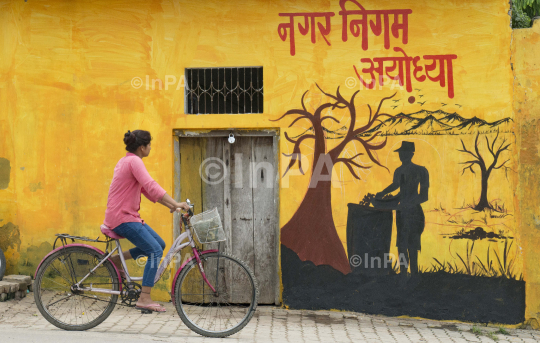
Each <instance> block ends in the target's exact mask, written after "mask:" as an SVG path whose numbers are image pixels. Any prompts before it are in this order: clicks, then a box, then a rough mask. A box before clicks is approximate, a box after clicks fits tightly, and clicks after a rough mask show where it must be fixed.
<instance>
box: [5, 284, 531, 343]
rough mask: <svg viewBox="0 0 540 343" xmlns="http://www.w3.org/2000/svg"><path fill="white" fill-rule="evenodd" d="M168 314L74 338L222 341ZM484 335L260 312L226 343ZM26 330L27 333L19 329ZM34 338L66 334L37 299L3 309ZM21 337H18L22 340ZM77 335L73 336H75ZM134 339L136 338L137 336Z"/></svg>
mask: <svg viewBox="0 0 540 343" xmlns="http://www.w3.org/2000/svg"><path fill="white" fill-rule="evenodd" d="M164 306H165V307H166V308H167V313H159V314H156V313H154V314H146V315H143V314H141V313H140V312H139V311H136V310H134V309H130V308H126V307H122V306H117V307H116V309H115V310H114V312H113V313H112V314H111V316H110V317H109V318H108V319H107V320H106V321H105V322H103V323H102V324H101V325H99V326H98V327H96V328H94V329H91V330H89V331H86V332H84V333H73V332H70V333H69V334H70V335H72V336H70V337H72V338H75V337H76V336H78V335H81V336H80V337H81V338H84V335H87V336H89V337H87V338H90V336H91V337H92V338H93V339H94V338H97V339H100V340H101V341H103V342H112V341H114V339H113V337H122V338H126V337H127V338H130V337H132V339H134V340H137V341H139V340H143V341H144V340H153V341H155V340H158V341H165V342H181V341H182V342H185V341H189V342H192V341H193V342H199V341H200V342H207V341H211V342H217V341H220V339H212V338H206V337H201V336H199V335H197V334H195V333H194V332H192V331H191V330H189V329H188V328H187V327H186V326H184V324H183V323H182V321H181V320H180V318H179V317H178V314H177V313H176V311H175V309H174V307H173V306H172V304H170V303H166V304H164ZM477 327H478V328H479V329H480V330H482V331H483V334H475V333H473V332H472V328H473V324H463V323H454V322H438V321H429V320H421V319H402V318H393V317H383V316H374V315H365V314H360V313H352V312H331V311H297V310H285V309H282V308H278V307H270V306H259V307H258V308H257V312H256V314H255V316H254V317H253V319H252V320H251V322H250V323H249V324H248V325H247V326H246V328H244V329H243V330H242V331H241V332H239V333H238V334H235V335H233V336H231V337H230V338H227V339H226V340H227V341H232V342H234V341H238V342H293V343H311V342H373V343H375V342H377V343H378V342H400V343H401V342H414V343H417V342H494V340H493V339H492V338H490V337H488V336H487V334H488V333H489V332H495V331H497V328H494V327H486V326H481V325H477ZM23 328H24V331H22V330H21V329H23ZM17 330H19V331H20V332H21V333H22V332H27V333H28V332H30V331H31V332H36V333H38V334H40V335H43V336H44V337H46V336H47V335H51V334H57V335H59V336H60V335H63V333H64V331H62V330H60V329H57V328H56V327H54V326H52V325H51V324H49V323H48V322H47V321H46V320H45V319H44V318H43V317H42V316H41V314H40V313H39V311H38V310H37V308H36V306H35V304H34V297H33V296H32V294H29V296H28V297H26V298H24V299H21V300H11V301H7V302H2V303H0V332H8V337H7V338H10V337H9V334H10V332H11V334H12V335H15V332H19V331H17ZM507 331H508V332H509V333H510V335H503V334H500V333H499V334H494V336H492V337H494V338H495V339H498V341H499V342H540V332H539V331H534V330H523V329H507ZM21 333H18V334H17V335H20V334H21ZM73 335H75V336H73ZM134 335H136V336H134Z"/></svg>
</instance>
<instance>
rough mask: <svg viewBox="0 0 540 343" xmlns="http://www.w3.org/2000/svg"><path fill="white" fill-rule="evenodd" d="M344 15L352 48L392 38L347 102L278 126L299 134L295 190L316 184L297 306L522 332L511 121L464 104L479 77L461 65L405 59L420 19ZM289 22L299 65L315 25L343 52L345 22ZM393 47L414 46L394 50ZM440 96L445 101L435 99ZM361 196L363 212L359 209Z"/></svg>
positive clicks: (295, 262)
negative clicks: (461, 76)
mask: <svg viewBox="0 0 540 343" xmlns="http://www.w3.org/2000/svg"><path fill="white" fill-rule="evenodd" d="M339 5H340V9H341V11H339V16H341V18H342V26H341V30H342V37H341V38H342V41H344V42H346V41H347V40H348V35H349V34H352V36H353V37H359V39H360V41H361V43H360V44H361V47H362V50H364V51H369V50H370V48H371V46H372V45H371V44H372V43H371V42H372V40H369V37H368V35H371V34H373V35H375V36H379V35H382V33H383V31H384V35H383V37H384V39H382V40H381V43H383V48H380V47H379V46H376V45H375V47H376V51H377V54H378V56H377V57H373V58H368V57H362V58H361V59H360V62H361V63H362V64H364V68H359V67H357V65H356V64H354V65H353V66H352V73H351V74H352V75H354V77H355V79H354V80H351V79H350V78H349V79H347V80H346V87H345V88H343V87H337V90H336V91H335V92H328V91H326V90H325V89H323V88H322V87H319V85H318V84H315V85H314V87H311V88H310V89H308V90H307V91H305V93H303V95H302V97H301V100H300V106H298V107H293V109H290V110H288V111H286V112H285V113H284V114H283V115H281V116H279V117H278V118H276V119H275V120H277V121H283V122H286V123H287V124H289V125H288V126H289V129H288V130H287V131H286V132H285V134H284V136H285V139H286V140H287V142H288V144H290V145H288V148H287V149H286V152H284V153H283V155H284V158H287V159H288V162H287V163H284V164H285V166H286V168H285V170H284V173H283V174H282V177H283V178H287V177H288V173H290V172H291V171H293V170H298V171H299V173H300V174H302V175H305V177H306V178H308V179H309V182H307V183H306V184H307V190H306V193H305V195H304V197H303V198H302V200H301V201H300V203H299V206H298V208H297V209H296V211H295V212H294V214H293V215H292V217H291V218H290V220H288V222H287V223H286V224H285V225H284V226H283V227H282V229H281V243H282V248H281V253H282V255H281V256H282V268H283V298H284V302H285V303H286V304H287V305H289V306H291V307H295V308H314V309H315V308H324V309H344V310H354V311H361V312H368V313H378V314H385V315H409V316H421V317H427V318H434V319H460V320H469V321H477V322H499V323H520V322H522V321H523V320H524V311H525V281H524V280H523V275H522V260H521V256H520V255H521V254H520V247H519V237H517V236H518V233H517V232H516V224H515V218H514V205H513V199H512V193H513V192H512V187H513V182H514V181H513V180H514V178H515V174H516V167H515V163H516V161H515V160H514V159H513V158H512V157H513V156H512V152H511V151H512V150H513V148H514V147H515V138H514V134H513V124H514V122H513V119H512V117H511V115H510V114H509V113H508V114H507V115H506V116H504V115H503V116H500V117H498V118H489V119H488V118H486V116H484V115H483V114H482V113H481V112H478V111H470V110H467V108H466V107H467V104H468V103H469V99H468V98H467V96H466V95H465V94H463V93H466V92H460V93H461V94H462V95H461V96H456V92H455V89H458V88H461V87H466V85H463V84H459V83H456V82H455V81H454V70H456V67H457V68H459V70H462V69H466V68H467V66H466V65H462V64H461V63H463V62H462V61H461V59H460V56H459V54H452V53H442V54H441V53H439V54H433V55H429V54H425V55H422V56H415V57H409V56H408V55H407V54H406V53H405V51H404V50H403V49H402V48H401V47H399V46H392V45H405V44H409V45H410V44H413V43H412V42H413V41H414V37H411V36H410V35H408V34H407V32H408V30H409V25H412V24H411V23H413V20H412V19H411V18H414V15H415V11H414V10H411V9H409V8H406V9H384V10H367V9H366V8H365V7H363V6H362V5H360V3H358V2H356V1H354V0H349V1H346V0H342V1H340V2H339ZM349 5H354V6H356V7H357V8H356V9H354V10H351V9H349V8H348V7H347V6H349ZM279 15H280V16H281V17H287V18H288V19H290V21H289V22H288V23H284V24H280V25H279V27H278V34H279V37H280V38H281V40H283V41H287V39H289V43H290V55H291V58H294V56H295V55H296V54H297V52H298V50H297V48H296V46H295V36H294V31H295V22H294V19H295V18H296V19H297V20H298V31H299V33H300V34H302V35H305V34H307V33H308V29H309V27H310V26H309V25H310V24H311V30H312V31H311V32H312V40H311V42H312V43H313V44H320V42H317V41H316V39H313V37H315V34H314V30H316V26H315V23H316V21H317V18H319V20H322V19H321V18H324V20H325V21H326V25H325V26H323V25H322V24H320V23H319V24H318V26H317V27H318V29H319V33H320V35H321V36H322V38H324V41H325V42H326V44H327V45H330V44H331V43H330V41H329V40H328V38H329V37H331V36H332V35H331V30H330V29H329V28H330V23H331V20H332V19H334V18H333V17H334V16H337V13H333V12H324V13H322V12H317V13H306V12H299V13H280V14H279ZM351 18H355V19H351ZM392 18H393V20H392ZM383 22H384V26H381V25H382V23H383ZM383 28H384V29H383ZM287 32H289V35H288V36H287ZM390 35H392V36H393V37H394V38H400V39H398V40H394V41H392V44H390V39H389V38H390ZM400 35H401V36H400ZM349 38H351V37H349ZM296 39H297V40H298V37H297V38H296ZM368 41H369V42H370V43H369V44H368ZM379 44H380V43H379ZM392 51H393V52H398V53H399V56H397V57H396V56H394V55H393V53H392ZM435 74H436V75H435ZM426 81H432V82H435V84H432V85H429V84H428V83H425V84H422V82H426ZM351 85H352V87H351ZM434 86H435V87H434ZM377 87H378V89H376V88H377ZM436 87H442V88H443V89H445V92H444V93H441V92H440V90H438V91H437V92H438V93H437V95H436V96H434V95H433V93H434V92H435V91H436ZM351 93H352V95H348V94H351ZM376 98H379V99H378V100H377V99H376ZM373 99H375V101H373ZM296 175H298V174H296ZM452 188H454V189H452ZM353 192H354V193H356V194H357V195H356V201H355V202H347V199H354V196H351V195H352V194H351V193H353ZM336 207H337V208H342V209H343V210H337V211H336V210H335V208H336Z"/></svg>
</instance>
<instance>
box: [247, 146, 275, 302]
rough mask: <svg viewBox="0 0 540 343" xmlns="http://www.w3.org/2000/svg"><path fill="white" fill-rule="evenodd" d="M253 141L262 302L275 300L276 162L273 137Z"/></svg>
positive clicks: (257, 271) (257, 273)
mask: <svg viewBox="0 0 540 343" xmlns="http://www.w3.org/2000/svg"><path fill="white" fill-rule="evenodd" d="M252 141H253V162H254V163H253V165H252V175H253V177H252V180H253V209H254V212H253V234H254V239H253V241H254V250H255V277H256V278H257V281H258V282H259V290H260V297H259V302H260V303H263V304H273V303H274V302H275V279H276V277H277V275H276V274H275V264H276V256H275V246H274V244H275V236H276V231H275V226H276V224H277V218H276V217H275V208H274V207H275V206H276V204H275V200H274V185H275V180H274V178H275V173H274V171H275V170H276V169H275V165H274V152H273V146H272V138H271V137H254V138H253V139H252Z"/></svg>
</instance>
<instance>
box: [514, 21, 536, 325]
mask: <svg viewBox="0 0 540 343" xmlns="http://www.w3.org/2000/svg"><path fill="white" fill-rule="evenodd" d="M512 37H513V40H512V66H513V71H514V111H515V114H516V121H517V122H518V123H519V127H518V133H517V137H518V141H519V183H518V187H517V192H516V197H517V198H518V199H519V203H520V206H519V210H520V219H521V231H522V233H521V235H522V237H523V253H524V277H525V279H526V280H527V288H526V292H527V293H526V294H527V309H526V313H525V318H535V320H533V321H531V324H532V325H533V326H534V327H535V328H540V325H539V323H538V320H539V319H540V266H539V265H538V261H539V259H540V255H539V253H538V249H537V248H538V246H539V245H540V231H539V225H540V222H539V221H538V220H539V219H538V218H539V217H538V209H539V208H540V207H539V206H540V204H539V202H538V199H539V196H540V195H539V193H538V184H539V182H540V180H539V178H538V167H539V166H540V158H539V156H538V139H539V128H538V118H539V116H540V103H539V102H538V98H539V96H540V65H539V64H538V56H539V54H540V21H539V20H536V21H535V22H534V25H533V27H532V28H530V29H520V30H514V32H513V34H512Z"/></svg>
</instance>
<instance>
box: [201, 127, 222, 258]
mask: <svg viewBox="0 0 540 343" xmlns="http://www.w3.org/2000/svg"><path fill="white" fill-rule="evenodd" d="M205 140H206V149H205V150H206V151H205V152H203V156H202V159H203V161H202V162H203V163H202V169H201V173H202V194H203V200H202V201H203V204H202V205H203V206H202V210H203V211H209V210H212V209H213V208H215V207H216V208H217V209H218V212H219V216H220V217H221V221H222V223H223V216H224V213H223V202H224V197H223V179H224V175H223V173H226V172H227V171H226V166H225V164H224V162H223V141H224V140H225V139H224V138H221V137H211V138H205ZM222 244H223V243H222ZM217 248H218V243H211V244H205V245H204V249H205V250H208V249H217Z"/></svg>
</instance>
